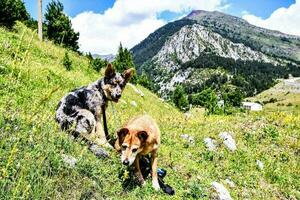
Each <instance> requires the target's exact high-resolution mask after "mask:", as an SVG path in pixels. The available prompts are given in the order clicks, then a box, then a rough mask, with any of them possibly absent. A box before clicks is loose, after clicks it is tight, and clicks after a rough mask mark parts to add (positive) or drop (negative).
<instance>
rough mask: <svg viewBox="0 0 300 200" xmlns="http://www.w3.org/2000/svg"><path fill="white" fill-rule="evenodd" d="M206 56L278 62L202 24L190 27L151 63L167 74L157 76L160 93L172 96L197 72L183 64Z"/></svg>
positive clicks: (168, 41)
mask: <svg viewBox="0 0 300 200" xmlns="http://www.w3.org/2000/svg"><path fill="white" fill-rule="evenodd" d="M205 53H213V54H214V55H218V56H221V57H225V58H232V59H234V60H238V59H239V60H250V61H253V60H255V61H260V62H272V63H276V61H274V60H272V58H270V57H268V56H266V55H264V54H263V53H261V52H257V51H253V50H251V48H249V47H247V46H245V45H244V44H240V43H233V42H231V41H230V40H228V39H226V38H223V37H222V36H221V35H219V34H217V33H214V32H212V31H210V30H209V29H207V28H205V27H203V26H201V25H199V24H194V25H188V26H185V27H183V28H181V29H180V30H179V31H178V32H177V33H175V34H174V35H173V36H172V37H171V38H169V39H168V40H167V42H166V43H165V44H164V46H163V47H162V48H161V50H160V51H159V52H158V53H157V55H156V56H154V57H153V58H152V60H151V62H153V66H154V68H156V69H155V70H158V71H162V72H163V74H161V75H158V76H156V77H155V82H156V83H157V84H158V85H159V86H160V87H159V93H161V94H162V93H164V92H166V93H168V92H169V91H171V90H173V89H174V86H175V85H176V84H180V83H182V82H184V81H186V80H187V79H188V77H189V75H190V74H191V73H192V72H193V71H194V69H192V68H187V69H181V64H182V63H186V62H188V61H190V60H194V59H196V58H197V57H199V55H201V54H205ZM158 68H160V69H158ZM166 76H167V77H170V78H166ZM199 81H201V80H199Z"/></svg>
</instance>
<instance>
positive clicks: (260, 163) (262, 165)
mask: <svg viewBox="0 0 300 200" xmlns="http://www.w3.org/2000/svg"><path fill="white" fill-rule="evenodd" d="M256 164H257V167H258V168H259V169H263V168H264V163H262V162H261V161H260V160H256Z"/></svg>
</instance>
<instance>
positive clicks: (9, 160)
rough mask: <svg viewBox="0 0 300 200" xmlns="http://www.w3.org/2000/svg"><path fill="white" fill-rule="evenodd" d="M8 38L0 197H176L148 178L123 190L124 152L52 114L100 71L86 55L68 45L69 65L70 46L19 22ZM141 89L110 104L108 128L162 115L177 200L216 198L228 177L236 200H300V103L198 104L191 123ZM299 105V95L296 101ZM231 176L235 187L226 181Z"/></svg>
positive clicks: (0, 88) (4, 37)
mask: <svg viewBox="0 0 300 200" xmlns="http://www.w3.org/2000/svg"><path fill="white" fill-rule="evenodd" d="M31 38H33V39H32V41H31ZM30 41H31V42H30ZM0 45H3V47H4V46H5V47H8V48H0V188H1V190H0V199H92V198H94V199H103V198H109V199H168V198H169V196H168V195H166V194H164V193H163V192H155V191H154V190H153V189H152V187H151V182H150V181H149V180H148V181H147V185H146V186H145V187H143V188H140V187H138V186H136V187H134V188H132V189H131V190H125V189H124V188H123V187H122V180H121V179H120V178H119V175H120V173H121V171H122V170H123V166H122V165H121V162H120V158H119V155H117V154H116V153H115V152H113V151H111V152H110V155H111V157H110V158H108V159H98V158H96V157H95V156H94V155H93V154H92V153H91V152H89V150H88V149H87V146H86V145H85V144H84V143H82V142H80V141H74V140H72V139H71V138H70V137H69V136H68V135H67V134H66V133H64V132H60V131H59V129H58V126H57V124H56V123H55V121H54V113H55V108H56V105H57V103H58V101H59V100H60V98H61V97H62V96H63V95H64V94H65V93H67V92H68V91H70V90H71V89H73V88H75V87H79V86H82V85H86V84H88V83H90V82H92V81H94V80H97V79H98V78H99V77H101V74H97V73H96V72H95V71H94V70H92V69H91V68H90V67H89V65H88V60H87V59H85V58H84V57H81V56H79V55H77V54H75V53H71V52H70V53H69V56H70V59H71V60H72V63H73V66H72V70H71V71H66V69H65V68H64V66H63V65H62V60H63V56H64V54H65V51H66V50H65V49H63V48H60V47H57V46H54V45H53V44H52V43H51V42H42V43H40V42H39V41H38V39H37V35H36V34H35V33H33V32H32V31H30V30H28V29H26V28H25V27H24V26H23V25H22V24H19V23H18V24H17V26H16V28H15V32H8V31H6V30H4V29H0ZM137 87H138V88H139V89H140V90H142V91H143V92H144V93H145V96H144V97H141V96H139V95H138V94H136V93H135V92H134V90H133V89H132V88H131V87H130V86H127V87H126V90H125V91H124V94H123V96H122V101H121V102H119V103H118V104H114V106H113V107H112V105H109V108H108V112H107V113H108V122H109V124H108V125H109V131H110V133H111V134H115V132H116V130H117V129H118V128H120V127H121V126H122V124H123V123H125V122H126V121H127V120H128V119H129V118H131V117H133V116H135V115H138V114H143V113H148V114H149V115H151V116H153V118H154V119H156V121H157V122H158V124H159V126H160V129H161V133H162V145H161V148H160V151H159V166H160V167H162V168H165V169H166V170H167V173H168V174H167V176H166V178H165V179H166V182H167V183H168V184H170V185H171V186H173V187H174V188H175V190H176V195H175V196H174V199H193V198H195V199H196V198H203V199H209V198H211V197H213V190H212V188H211V183H212V182H213V181H218V182H221V183H223V184H224V185H225V186H226V187H227V188H228V190H229V192H230V194H231V196H232V197H233V198H234V199H299V198H300V192H299V190H300V187H299V186H300V181H299V180H300V169H299V163H300V159H299V158H300V156H299V154H300V152H299V149H300V142H299V137H300V134H299V133H300V116H299V109H293V110H290V109H291V108H289V109H288V110H284V109H285V108H286V106H282V110H280V109H279V110H274V109H273V110H272V107H270V109H269V108H266V110H265V111H263V112H259V113H239V114H236V115H232V116H205V115H204V114H203V111H202V110H201V109H193V110H192V112H191V113H192V117H191V118H190V119H188V120H186V119H185V117H184V115H183V113H181V112H179V111H178V110H176V109H175V108H174V107H173V106H171V105H169V104H167V103H165V102H162V101H161V100H159V98H158V97H157V96H156V95H154V94H152V93H151V92H150V91H148V90H147V89H145V88H143V87H141V86H137ZM298 97H299V96H298ZM131 101H135V102H136V103H137V105H138V106H137V107H134V106H132V105H131V104H130V102H131ZM296 105H299V106H300V103H299V101H294V106H296ZM221 131H230V132H232V133H233V137H234V138H235V140H236V142H237V151H236V152H234V153H232V152H230V151H228V150H227V149H226V148H225V147H224V145H222V144H221V141H220V139H219V138H218V134H219V133H220V132H221ZM181 134H189V135H191V136H193V137H194V138H195V143H194V144H189V143H188V142H187V141H185V140H184V139H182V138H181V137H180V135H181ZM205 137H212V138H215V139H216V140H217V141H218V142H219V143H220V146H219V148H218V150H217V151H216V152H208V151H207V150H206V148H205V146H204V143H203V139H204V138H205ZM63 154H66V155H71V156H73V157H75V158H76V159H78V162H77V164H76V166H75V167H74V168H69V167H68V166H67V165H66V164H65V163H64V162H63V159H62V155H63ZM256 160H261V161H262V162H263V163H264V169H262V170H260V169H258V168H257V166H256ZM227 177H230V178H231V180H232V181H233V182H234V183H235V187H234V188H229V187H228V186H227V185H226V183H225V182H224V180H225V179H226V178H227Z"/></svg>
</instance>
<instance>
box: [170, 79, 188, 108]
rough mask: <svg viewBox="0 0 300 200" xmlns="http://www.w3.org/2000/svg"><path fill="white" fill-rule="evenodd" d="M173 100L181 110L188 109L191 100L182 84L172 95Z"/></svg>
mask: <svg viewBox="0 0 300 200" xmlns="http://www.w3.org/2000/svg"><path fill="white" fill-rule="evenodd" d="M172 101H173V102H174V104H175V106H176V107H177V108H179V109H180V110H186V109H187V107H188V105H189V102H188V99H187V95H186V93H185V91H184V89H183V87H182V86H181V85H178V86H177V87H176V88H175V90H174V92H173V95H172Z"/></svg>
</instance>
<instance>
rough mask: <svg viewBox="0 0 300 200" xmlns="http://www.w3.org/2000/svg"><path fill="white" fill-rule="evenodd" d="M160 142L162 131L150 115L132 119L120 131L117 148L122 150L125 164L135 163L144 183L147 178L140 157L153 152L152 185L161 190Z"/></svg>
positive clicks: (137, 174)
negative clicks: (158, 177) (159, 171)
mask: <svg viewBox="0 0 300 200" xmlns="http://www.w3.org/2000/svg"><path fill="white" fill-rule="evenodd" d="M159 144H160V132H159V128H158V126H157V124H156V123H155V121H154V120H153V119H152V118H151V117H150V116H148V115H143V116H138V117H136V118H133V119H131V120H130V121H129V122H128V123H127V124H126V125H125V126H124V127H123V128H121V129H120V130H119V131H118V139H117V141H116V143H115V148H116V149H117V150H118V151H122V156H121V161H122V163H123V164H124V165H132V164H133V162H134V164H135V174H136V176H137V177H138V179H139V181H140V183H141V184H142V185H144V184H145V180H144V178H143V176H142V173H141V169H140V165H139V158H140V156H142V155H147V154H149V153H151V168H152V186H153V187H154V189H155V190H159V188H160V187H159V184H158V179H157V150H158V147H159Z"/></svg>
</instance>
